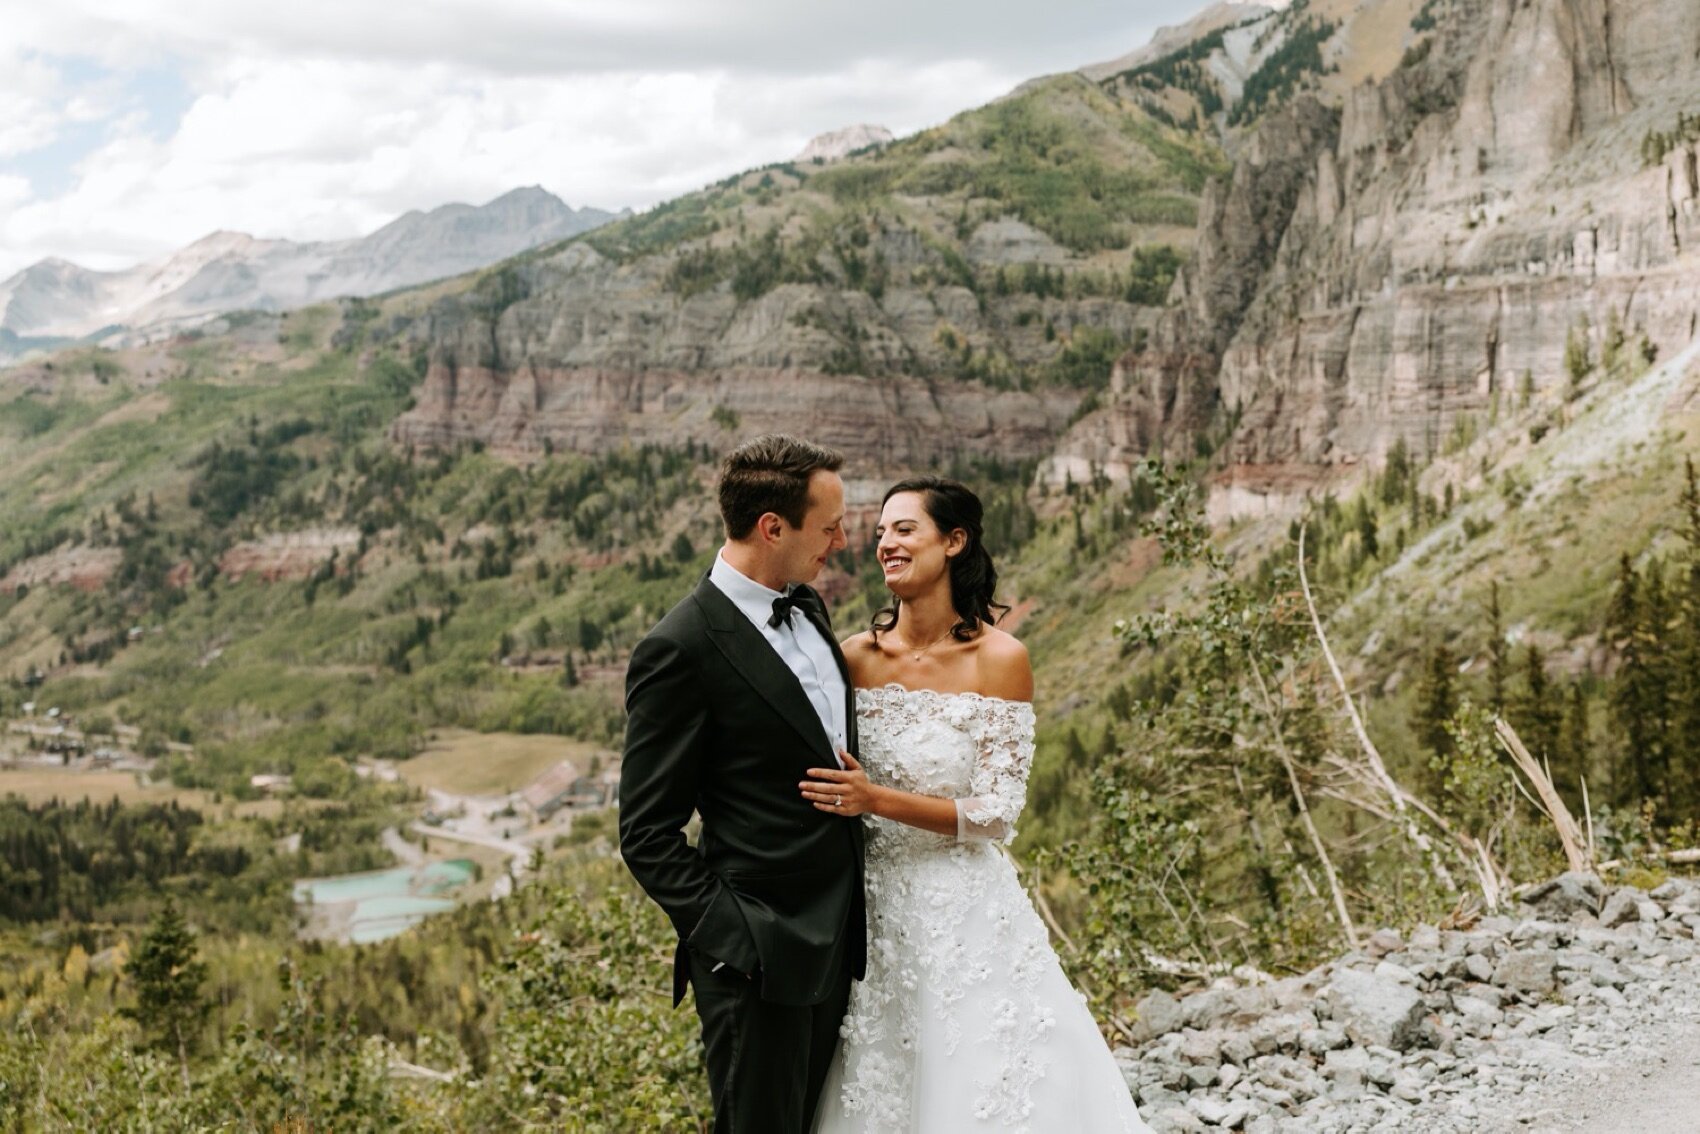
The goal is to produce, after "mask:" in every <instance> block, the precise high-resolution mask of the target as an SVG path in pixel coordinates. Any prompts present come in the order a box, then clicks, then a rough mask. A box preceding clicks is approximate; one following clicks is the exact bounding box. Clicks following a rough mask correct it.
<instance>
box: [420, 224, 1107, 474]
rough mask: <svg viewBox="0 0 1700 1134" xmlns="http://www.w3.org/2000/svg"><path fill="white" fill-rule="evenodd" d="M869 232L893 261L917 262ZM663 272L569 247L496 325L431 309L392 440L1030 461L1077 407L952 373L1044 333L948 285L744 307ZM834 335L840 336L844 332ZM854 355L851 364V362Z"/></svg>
mask: <svg viewBox="0 0 1700 1134" xmlns="http://www.w3.org/2000/svg"><path fill="white" fill-rule="evenodd" d="M910 235H912V234H909V235H906V234H903V233H897V232H893V233H886V234H881V235H880V236H879V237H878V238H877V240H876V241H875V250H876V251H877V252H879V253H880V254H881V255H882V256H884V257H886V259H887V262H888V263H893V264H898V265H902V264H905V263H907V262H910V261H913V262H914V263H915V264H920V263H921V262H923V261H924V260H925V259H926V257H925V255H924V253H923V252H922V250H921V248H920V247H919V245H918V244H917V243H915V242H913V241H912V240H911V239H910V238H909V236H910ZM657 271H658V266H656V265H651V264H638V265H630V266H624V267H622V266H617V265H614V264H612V263H610V262H608V261H606V260H604V259H603V258H602V257H600V256H598V255H597V254H596V253H595V252H594V251H593V250H592V249H590V248H588V247H585V246H583V245H575V246H573V247H572V248H569V249H568V250H567V251H566V252H565V253H563V254H562V255H560V256H558V257H555V258H553V259H552V260H550V261H547V262H544V263H542V264H537V265H530V266H527V267H526V268H525V269H524V276H525V282H524V283H523V284H522V285H521V286H522V288H523V289H524V291H525V293H526V294H525V296H524V297H523V298H520V299H518V300H516V301H515V302H514V303H513V304H512V305H510V306H508V307H506V308H504V309H503V310H502V311H500V312H499V313H496V314H493V315H492V314H489V313H485V312H480V311H479V310H478V306H477V300H476V297H474V298H473V299H472V300H471V301H468V302H458V301H456V302H445V303H443V304H439V305H438V307H437V308H435V309H434V310H433V312H432V314H431V315H430V317H429V318H428V319H427V320H426V321H424V322H423V323H422V324H421V325H420V326H419V327H417V328H415V329H414V333H415V334H417V335H418V336H419V337H420V338H421V340H422V341H423V342H425V343H427V344H429V349H430V350H431V352H432V362H431V365H430V369H429V371H428V373H427V376H426V379H425V383H424V386H423V388H422V389H421V391H420V395H419V399H418V402H417V404H416V406H415V407H414V408H413V409H412V410H411V411H410V412H408V413H407V414H405V415H404V416H403V417H402V418H401V419H400V420H398V421H397V423H396V425H395V428H394V436H395V437H396V438H397V439H398V440H399V441H401V442H403V443H406V444H412V445H447V444H452V443H454V442H455V441H457V440H462V439H477V440H480V441H483V442H484V443H486V444H489V445H491V446H493V447H495V448H497V449H500V450H504V451H507V452H511V453H527V452H529V453H538V452H542V451H544V450H545V449H551V450H560V451H563V452H565V451H573V452H601V451H606V450H607V449H609V448H615V447H618V446H620V445H625V444H633V445H642V444H659V445H667V446H677V445H684V444H687V443H693V442H702V443H706V444H709V445H711V446H717V447H718V446H721V445H723V444H724V443H726V442H727V441H729V440H731V439H733V438H735V437H738V436H747V435H750V434H752V433H756V432H760V431H763V430H768V429H790V430H800V431H806V432H807V433H808V434H809V435H810V436H811V437H813V438H815V439H817V440H819V441H821V442H823V443H827V444H832V445H837V446H841V447H843V448H845V449H846V450H848V451H850V452H851V453H854V454H857V455H859V456H862V457H865V458H875V459H876V463H878V464H881V465H887V464H889V465H914V464H923V465H925V464H931V463H932V462H934V461H939V460H949V459H950V458H952V457H954V456H982V457H999V458H1002V459H1006V460H1016V459H1032V458H1037V457H1040V456H1042V455H1043V454H1045V453H1046V452H1048V451H1049V449H1050V446H1051V445H1052V444H1054V443H1055V440H1056V438H1057V437H1058V436H1059V435H1060V434H1061V433H1062V431H1063V429H1064V428H1065V427H1066V425H1067V423H1068V420H1069V417H1070V415H1071V414H1072V413H1073V412H1074V410H1075V409H1076V407H1077V406H1078V405H1079V404H1080V401H1081V398H1082V396H1083V395H1082V393H1081V392H1080V391H1078V390H1069V389H1064V388H1051V389H1044V390H1036V391H1020V390H1014V389H997V388H994V387H989V386H987V385H985V384H982V383H978V382H967V381H960V380H957V379H956V378H955V377H953V376H951V375H952V370H953V368H954V367H955V366H956V365H957V362H958V361H959V358H960V353H959V348H949V347H947V346H946V345H944V344H945V342H946V341H954V340H946V339H941V335H940V331H941V328H946V327H948V328H951V329H952V330H951V331H950V335H952V336H955V335H960V336H961V338H962V340H969V339H971V338H972V339H979V338H984V337H988V336H995V337H996V338H997V339H998V341H999V342H1000V343H1001V344H1002V345H1003V348H1004V349H1005V350H1007V351H1009V352H1011V353H1014V354H1018V355H1019V354H1023V353H1025V354H1028V355H1034V356H1037V355H1039V354H1041V353H1042V349H1041V348H1042V347H1043V332H1042V329H1041V328H1040V327H1039V326H1037V325H1029V326H1025V327H1024V326H1021V325H1020V324H1019V323H1018V321H1017V317H1016V316H1015V315H1014V314H1013V313H1012V312H1010V311H1008V310H1000V309H999V308H997V307H990V308H988V309H987V310H986V311H984V312H983V311H982V310H981V307H980V305H979V304H978V303H977V302H976V299H975V297H974V295H973V293H971V292H969V291H968V290H967V289H965V288H961V287H939V288H933V289H927V290H923V289H920V288H913V287H894V288H892V289H890V290H888V291H886V292H884V293H883V294H882V295H881V296H880V298H878V299H875V298H874V297H873V296H870V295H868V294H867V293H865V292H861V291H851V290H846V289H840V288H833V287H830V286H824V285H804V284H784V285H781V286H779V287H776V288H774V289H773V290H772V291H769V292H767V293H766V294H765V295H762V296H760V297H759V298H756V299H752V300H748V301H742V300H739V299H738V298H737V297H736V296H735V295H733V294H732V293H731V292H730V291H729V290H727V289H724V288H722V289H719V290H711V291H707V292H703V293H700V294H697V295H694V296H691V297H688V298H684V299H680V298H679V297H677V296H676V295H673V294H671V293H669V292H668V291H667V290H666V289H665V288H664V287H663V286H662V282H661V280H660V279H659V278H658V276H657V274H656V273H657ZM1074 314H1075V315H1076V316H1077V317H1080V318H1082V319H1096V320H1098V321H1100V322H1102V323H1104V324H1106V325H1111V326H1115V327H1117V328H1119V329H1120V331H1121V332H1122V333H1123V334H1125V335H1127V336H1129V337H1131V335H1132V334H1133V331H1134V327H1135V324H1136V322H1137V321H1138V319H1139V313H1138V311H1137V309H1136V308H1134V307H1133V306H1132V305H1129V304H1125V303H1113V302H1110V301H1103V302H1101V303H1099V304H1097V305H1095V306H1094V307H1093V308H1092V309H1091V310H1086V309H1082V310H1080V311H1077V312H1075V313H1074ZM846 328H853V330H847V329H846ZM852 359H853V360H854V361H853V362H852Z"/></svg>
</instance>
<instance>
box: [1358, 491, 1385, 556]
mask: <svg viewBox="0 0 1700 1134" xmlns="http://www.w3.org/2000/svg"><path fill="white" fill-rule="evenodd" d="M1357 527H1358V546H1359V547H1360V548H1361V549H1362V551H1363V557H1364V558H1365V559H1374V558H1376V557H1377V556H1378V555H1380V553H1381V544H1380V542H1379V541H1378V540H1377V538H1376V536H1377V532H1376V527H1375V514H1374V513H1373V512H1371V511H1370V510H1369V501H1368V500H1367V499H1365V498H1364V497H1362V496H1360V497H1358V515H1357Z"/></svg>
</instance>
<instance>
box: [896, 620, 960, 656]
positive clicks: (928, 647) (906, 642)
mask: <svg viewBox="0 0 1700 1134" xmlns="http://www.w3.org/2000/svg"><path fill="white" fill-rule="evenodd" d="M954 633H956V627H954V626H952V627H951V628H950V629H949V630H946V631H945V632H944V633H943V634H940V635H939V636H938V637H937V638H934V639H933V640H932V641H931V642H928V643H927V644H926V645H925V646H923V647H921V648H920V649H919V650H916V649H915V647H914V646H911V645H910V644H909V639H907V638H903V639H902V642H903V648H904V649H906V650H908V651H910V654H909V657H910V660H911V661H920V660H921V658H922V657H924V656H925V655H926V654H927V652H928V651H929V650H931V649H932V648H933V647H934V646H936V645H938V644H939V643H940V642H942V641H944V640H945V639H946V638H948V637H950V636H951V635H952V634H954Z"/></svg>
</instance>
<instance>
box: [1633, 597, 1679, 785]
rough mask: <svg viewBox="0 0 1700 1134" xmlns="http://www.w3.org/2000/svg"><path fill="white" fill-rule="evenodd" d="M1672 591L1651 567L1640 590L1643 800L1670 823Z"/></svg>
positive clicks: (1672, 667)
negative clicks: (1645, 778) (1644, 741)
mask: <svg viewBox="0 0 1700 1134" xmlns="http://www.w3.org/2000/svg"><path fill="white" fill-rule="evenodd" d="M1672 621H1673V619H1672V617H1671V595H1670V589H1669V588H1668V587H1667V586H1666V584H1665V576H1664V572H1663V571H1662V570H1661V569H1660V567H1658V566H1649V568H1648V569H1647V574H1646V576H1645V578H1644V579H1643V580H1642V586H1641V627H1640V638H1641V656H1642V673H1643V680H1642V684H1641V690H1640V697H1639V701H1640V712H1641V714H1642V716H1643V718H1644V719H1645V722H1646V724H1645V727H1646V731H1647V739H1648V747H1647V750H1646V756H1645V757H1644V759H1645V762H1646V764H1647V776H1648V788H1649V790H1648V791H1646V793H1645V795H1644V797H1643V798H1646V799H1653V800H1657V801H1658V802H1659V804H1660V805H1661V806H1660V810H1661V812H1663V813H1664V814H1665V817H1666V818H1667V819H1668V818H1669V817H1670V816H1669V807H1670V792H1671V775H1670V773H1671V759H1670V743H1671V708H1672V703H1673V700H1674V698H1673V696H1672V694H1673V693H1674V692H1675V691H1674V690H1673V688H1672V686H1673V684H1674V678H1675V673H1674V664H1673V663H1674V660H1675V659H1674V658H1673V657H1672V656H1671V649H1670V645H1671V635H1672V633H1673V627H1672Z"/></svg>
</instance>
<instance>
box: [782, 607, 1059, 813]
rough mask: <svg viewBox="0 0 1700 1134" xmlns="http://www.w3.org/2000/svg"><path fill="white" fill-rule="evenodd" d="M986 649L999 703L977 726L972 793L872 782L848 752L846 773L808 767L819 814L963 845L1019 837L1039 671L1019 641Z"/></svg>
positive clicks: (986, 674) (989, 685)
mask: <svg viewBox="0 0 1700 1134" xmlns="http://www.w3.org/2000/svg"><path fill="white" fill-rule="evenodd" d="M986 645H988V646H992V647H993V648H992V649H990V650H986V651H985V653H984V655H983V660H982V664H981V667H980V676H981V682H980V683H981V686H982V688H983V690H984V692H985V694H986V695H987V696H989V697H992V698H995V700H992V701H988V702H987V703H986V707H985V710H984V711H983V712H982V713H981V715H980V718H979V720H978V721H976V727H975V736H974V741H975V745H976V746H977V747H978V749H979V753H978V756H977V758H976V759H975V762H974V771H973V774H972V776H971V779H970V788H971V790H972V791H973V792H974V794H973V795H971V796H968V797H966V798H963V799H946V798H943V797H940V796H935V795H921V794H919V793H917V792H910V791H900V790H898V789H897V788H891V787H885V786H882V785H880V784H875V783H871V782H869V780H868V777H867V774H866V773H865V772H863V771H862V767H861V765H860V764H858V763H857V762H856V761H855V759H854V758H853V757H851V755H850V754H849V753H848V752H840V753H839V754H838V755H839V759H840V760H842V761H843V762H844V769H843V770H840V769H838V768H810V769H809V776H810V779H808V780H805V781H803V782H802V783H800V784H798V785H797V786H798V787H799V788H800V789H801V790H802V793H803V798H804V799H807V800H808V801H809V802H810V803H812V804H814V806H815V808H816V809H817V810H819V811H829V812H831V813H833V814H835V815H845V816H851V815H878V816H879V817H880V818H882V819H889V820H891V821H892V822H894V823H903V824H905V825H907V826H910V827H919V828H920V829H921V830H923V831H931V832H933V833H934V834H936V835H953V836H955V837H956V838H957V839H960V840H963V841H967V840H970V839H985V840H995V841H998V842H1008V841H1010V840H1011V839H1013V838H1014V837H1015V820H1016V817H1017V816H1018V815H1020V814H1021V809H1022V807H1023V805H1024V804H1025V803H1026V800H1027V773H1028V771H1029V769H1030V768H1031V767H1032V764H1033V728H1032V724H1031V722H1030V720H1025V721H1024V720H1023V719H1022V717H1023V715H1024V714H1025V713H1029V712H1030V706H1029V704H1028V703H1029V702H1031V700H1032V698H1033V669H1032V666H1031V665H1030V664H1029V662H1028V660H1027V650H1026V648H1025V647H1024V646H1022V645H1021V643H1020V642H1017V641H1016V640H1015V639H1014V638H1011V637H1009V636H1008V635H999V636H998V640H997V642H996V644H994V643H993V642H987V643H986Z"/></svg>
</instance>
